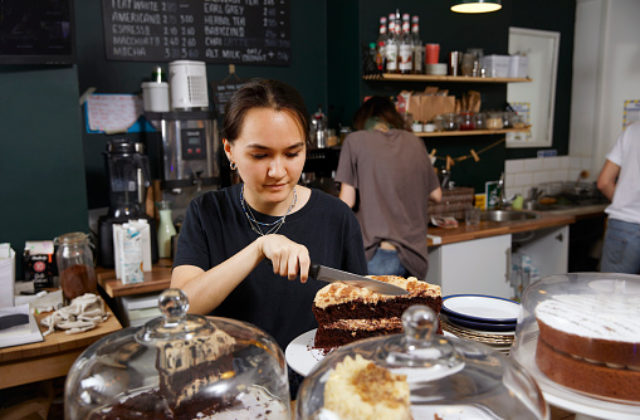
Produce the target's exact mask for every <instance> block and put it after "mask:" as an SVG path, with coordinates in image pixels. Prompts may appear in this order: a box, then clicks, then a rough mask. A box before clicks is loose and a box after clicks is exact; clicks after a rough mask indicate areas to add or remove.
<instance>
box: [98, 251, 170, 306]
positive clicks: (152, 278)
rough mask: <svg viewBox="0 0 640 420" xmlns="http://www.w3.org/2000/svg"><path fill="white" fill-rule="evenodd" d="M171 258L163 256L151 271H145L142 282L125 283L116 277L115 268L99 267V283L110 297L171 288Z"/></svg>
mask: <svg viewBox="0 0 640 420" xmlns="http://www.w3.org/2000/svg"><path fill="white" fill-rule="evenodd" d="M171 267H172V264H171V260H170V259H167V258H161V259H160V260H158V263H157V264H154V265H153V266H152V267H151V271H146V272H144V273H143V274H144V280H143V281H142V282H141V283H130V284H123V283H122V281H121V280H120V279H118V278H116V273H115V271H114V270H110V269H105V268H97V269H96V278H97V280H98V285H100V287H102V289H103V290H104V291H105V293H106V294H107V295H109V297H112V298H115V297H119V296H131V295H140V294H143V293H151V292H158V291H162V290H164V289H167V288H169V286H170V285H171Z"/></svg>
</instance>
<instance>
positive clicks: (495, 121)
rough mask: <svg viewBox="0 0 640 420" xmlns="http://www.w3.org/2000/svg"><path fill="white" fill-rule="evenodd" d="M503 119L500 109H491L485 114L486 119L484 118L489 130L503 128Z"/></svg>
mask: <svg viewBox="0 0 640 420" xmlns="http://www.w3.org/2000/svg"><path fill="white" fill-rule="evenodd" d="M503 124H504V120H503V117H502V112H500V111H492V112H489V113H488V114H487V119H486V120H485V126H486V128H488V129H489V130H499V129H501V128H503Z"/></svg>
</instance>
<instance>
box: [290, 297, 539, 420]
mask: <svg viewBox="0 0 640 420" xmlns="http://www.w3.org/2000/svg"><path fill="white" fill-rule="evenodd" d="M437 323H438V319H437V317H436V315H435V313H434V312H433V311H432V310H431V309H429V308H428V307H426V306H422V305H415V306H412V307H410V308H409V309H407V310H406V311H405V312H404V314H403V315H402V324H403V329H404V334H396V335H389V336H383V337H376V338H370V339H366V340H361V341H357V342H355V343H352V344H349V345H346V346H343V347H340V348H338V349H336V350H334V351H333V352H332V353H330V354H329V355H328V356H327V357H325V358H324V359H323V360H322V361H321V362H320V363H319V364H318V365H317V366H316V367H315V368H314V369H313V370H312V371H311V373H310V374H309V376H307V377H306V378H305V380H304V381H303V383H302V385H301V387H300V389H299V391H298V397H297V416H298V417H297V418H298V419H302V420H310V419H325V418H326V419H329V418H330V419H340V420H351V419H359V420H362V419H382V418H385V419H387V418H394V419H409V418H414V419H434V418H444V419H447V418H456V419H479V418H482V419H485V418H513V419H547V418H549V408H548V406H547V404H546V402H545V400H544V398H543V395H542V393H541V392H540V390H539V388H538V386H537V385H536V383H535V381H534V380H533V378H532V377H531V375H530V374H529V373H528V372H527V371H525V370H524V369H523V368H522V366H520V365H519V364H518V363H516V362H514V361H512V360H511V359H509V358H507V357H505V356H504V355H503V354H501V353H500V352H498V351H496V350H493V349H491V348H490V347H489V346H485V345H482V344H478V343H476V342H473V341H467V340H462V339H458V338H456V337H452V336H451V337H447V336H440V335H437V334H435V332H436V330H437Z"/></svg>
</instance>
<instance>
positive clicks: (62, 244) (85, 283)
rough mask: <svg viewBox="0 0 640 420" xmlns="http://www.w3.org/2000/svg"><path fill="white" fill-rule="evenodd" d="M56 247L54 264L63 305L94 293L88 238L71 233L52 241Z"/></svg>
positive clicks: (93, 276) (93, 274) (94, 283)
mask: <svg viewBox="0 0 640 420" xmlns="http://www.w3.org/2000/svg"><path fill="white" fill-rule="evenodd" d="M54 244H55V245H57V247H58V250H57V251H56V263H57V264H58V274H59V276H60V288H61V289H62V296H63V299H64V302H65V303H69V302H70V301H71V300H72V299H74V298H76V297H78V296H82V295H83V294H85V293H96V292H97V284H96V273H95V269H94V266H93V253H92V252H91V248H90V247H89V236H88V235H87V234H86V233H83V232H71V233H65V234H64V235H61V236H58V237H57V238H55V239H54Z"/></svg>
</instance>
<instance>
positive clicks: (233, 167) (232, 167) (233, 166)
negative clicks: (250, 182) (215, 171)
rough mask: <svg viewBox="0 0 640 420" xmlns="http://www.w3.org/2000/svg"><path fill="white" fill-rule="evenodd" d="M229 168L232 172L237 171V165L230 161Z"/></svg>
mask: <svg viewBox="0 0 640 420" xmlns="http://www.w3.org/2000/svg"><path fill="white" fill-rule="evenodd" d="M229 168H231V170H232V171H235V170H236V169H238V165H237V164H236V163H235V162H233V161H231V162H229Z"/></svg>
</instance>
